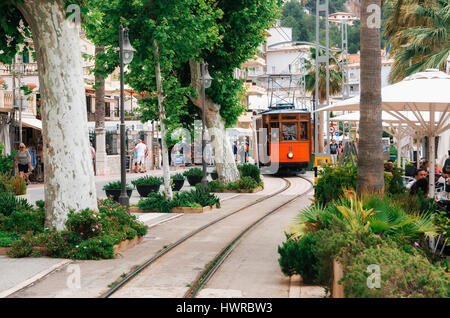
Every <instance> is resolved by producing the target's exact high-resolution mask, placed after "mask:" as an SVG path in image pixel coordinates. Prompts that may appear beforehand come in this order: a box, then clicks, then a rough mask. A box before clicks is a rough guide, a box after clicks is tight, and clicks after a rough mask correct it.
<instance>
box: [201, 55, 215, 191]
mask: <svg viewBox="0 0 450 318" xmlns="http://www.w3.org/2000/svg"><path fill="white" fill-rule="evenodd" d="M212 80H213V78H212V77H211V75H209V72H208V63H206V62H203V63H202V123H203V128H202V164H203V178H202V187H203V188H204V189H206V187H207V186H208V179H207V178H206V160H205V148H206V139H205V129H206V128H205V126H206V110H205V88H209V87H210V86H211V83H212Z"/></svg>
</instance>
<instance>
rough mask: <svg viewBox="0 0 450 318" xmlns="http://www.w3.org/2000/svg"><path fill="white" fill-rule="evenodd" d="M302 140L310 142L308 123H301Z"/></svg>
mask: <svg viewBox="0 0 450 318" xmlns="http://www.w3.org/2000/svg"><path fill="white" fill-rule="evenodd" d="M300 139H302V140H308V123H307V122H301V123H300Z"/></svg>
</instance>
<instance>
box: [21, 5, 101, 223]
mask: <svg viewBox="0 0 450 318" xmlns="http://www.w3.org/2000/svg"><path fill="white" fill-rule="evenodd" d="M18 7H19V9H20V11H21V12H22V14H23V16H24V17H25V19H26V21H27V22H28V24H29V25H30V27H31V32H32V35H33V42H34V45H35V50H36V57H37V62H38V66H39V85H40V88H39V91H40V93H41V96H42V135H43V142H44V167H45V212H46V220H45V223H46V226H47V227H54V228H56V229H57V230H59V231H60V230H63V229H65V221H66V219H67V214H68V213H69V211H70V210H75V211H80V210H81V209H85V208H91V209H97V194H96V188H95V181H94V171H93V169H92V160H91V154H90V150H89V135H88V127H87V111H86V98H85V89H84V81H83V73H82V64H81V53H80V45H79V35H78V30H77V28H76V27H75V26H74V25H73V24H71V22H70V21H68V20H66V13H65V9H64V1H62V0H41V1H35V0H23V2H19V4H18Z"/></svg>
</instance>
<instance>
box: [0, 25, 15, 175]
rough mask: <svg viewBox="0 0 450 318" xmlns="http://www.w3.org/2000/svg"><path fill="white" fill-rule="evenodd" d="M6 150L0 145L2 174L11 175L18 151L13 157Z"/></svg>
mask: <svg viewBox="0 0 450 318" xmlns="http://www.w3.org/2000/svg"><path fill="white" fill-rule="evenodd" d="M0 28H1V27H0ZM0 41H1V40H0ZM0 45H1V44H0ZM0 55H1V54H0ZM0 58H1V57H0ZM4 149H5V146H4V145H3V144H2V143H0V174H7V175H11V172H12V170H13V168H14V157H15V155H16V153H17V151H14V152H13V154H11V155H4Z"/></svg>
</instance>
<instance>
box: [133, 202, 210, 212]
mask: <svg viewBox="0 0 450 318" xmlns="http://www.w3.org/2000/svg"><path fill="white" fill-rule="evenodd" d="M215 208H217V206H216V205H215V204H214V205H213V206H212V207H210V206H205V207H203V208H189V207H176V208H173V209H172V211H171V213H203V212H206V211H210V210H212V209H215ZM130 212H134V213H162V212H159V211H144V210H141V209H140V208H139V207H138V206H130Z"/></svg>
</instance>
